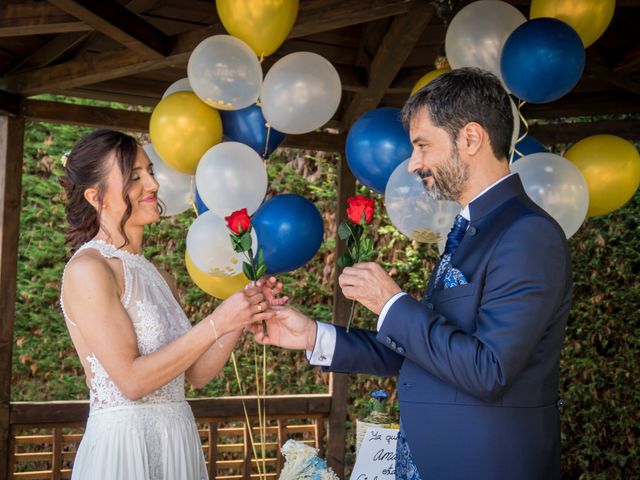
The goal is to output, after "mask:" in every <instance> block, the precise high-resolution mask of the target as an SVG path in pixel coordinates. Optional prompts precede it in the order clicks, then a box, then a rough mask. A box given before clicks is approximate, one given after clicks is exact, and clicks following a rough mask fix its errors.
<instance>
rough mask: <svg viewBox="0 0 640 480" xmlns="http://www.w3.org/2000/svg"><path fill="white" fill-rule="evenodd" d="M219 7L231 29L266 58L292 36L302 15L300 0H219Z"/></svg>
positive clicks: (217, 6)
mask: <svg viewBox="0 0 640 480" xmlns="http://www.w3.org/2000/svg"><path fill="white" fill-rule="evenodd" d="M216 9H217V10H218V16H219V17H220V20H221V21H222V24H223V25H224V28H225V29H226V30H227V32H229V34H230V35H233V36H234V37H237V38H239V39H240V40H242V41H244V42H245V43H246V44H247V45H249V46H250V47H251V49H252V50H253V51H254V52H256V55H258V57H260V58H262V57H266V56H268V55H271V54H272V53H273V52H275V51H276V50H277V49H278V47H279V46H280V45H282V42H284V40H285V39H286V38H287V35H289V32H290V31H291V28H292V27H293V24H294V23H295V22H296V17H297V16H298V0H216Z"/></svg>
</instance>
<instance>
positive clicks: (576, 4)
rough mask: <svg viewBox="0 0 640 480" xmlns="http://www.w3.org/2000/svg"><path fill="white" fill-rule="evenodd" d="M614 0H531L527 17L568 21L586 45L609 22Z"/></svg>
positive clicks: (604, 28)
mask: <svg viewBox="0 0 640 480" xmlns="http://www.w3.org/2000/svg"><path fill="white" fill-rule="evenodd" d="M615 8H616V2H615V0H532V2H531V11H530V15H529V17H530V18H531V19H534V18H539V17H553V18H557V19H559V20H562V21H563V22H565V23H568V24H569V25H571V26H572V27H573V29H574V30H575V31H576V32H578V35H580V38H581V39H582V43H583V44H584V46H585V47H588V46H589V45H591V44H592V43H593V42H595V41H596V40H597V39H598V38H600V35H602V34H603V33H604V31H605V30H606V29H607V27H608V26H609V23H611V19H612V18H613V11H614V10H615Z"/></svg>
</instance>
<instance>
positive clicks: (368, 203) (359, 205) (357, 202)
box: [347, 195, 376, 225]
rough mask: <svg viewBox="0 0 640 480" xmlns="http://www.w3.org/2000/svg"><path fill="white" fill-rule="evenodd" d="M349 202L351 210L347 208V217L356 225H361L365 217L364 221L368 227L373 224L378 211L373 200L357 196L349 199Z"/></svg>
mask: <svg viewBox="0 0 640 480" xmlns="http://www.w3.org/2000/svg"><path fill="white" fill-rule="evenodd" d="M347 202H349V208H347V216H348V217H349V220H351V221H352V222H353V223H355V224H356V225H359V224H360V220H362V216H363V215H364V221H365V223H366V224H367V225H369V224H370V223H371V220H372V219H373V213H374V212H375V211H376V205H375V202H374V201H373V199H371V198H367V197H363V196H362V195H355V196H353V197H350V198H348V199H347Z"/></svg>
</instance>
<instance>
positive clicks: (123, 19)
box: [49, 0, 168, 58]
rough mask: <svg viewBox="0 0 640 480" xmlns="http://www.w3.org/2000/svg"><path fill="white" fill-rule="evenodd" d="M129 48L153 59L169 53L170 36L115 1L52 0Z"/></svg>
mask: <svg viewBox="0 0 640 480" xmlns="http://www.w3.org/2000/svg"><path fill="white" fill-rule="evenodd" d="M49 2H51V3H53V4H54V5H56V6H57V7H58V8H60V9H62V10H64V11H65V12H67V13H69V14H71V15H73V16H74V17H76V18H77V19H79V20H82V21H83V22H84V23H86V24H87V25H90V26H91V27H93V28H94V29H95V30H97V31H99V32H101V33H103V34H104V35H106V36H108V37H109V38H112V39H113V40H115V41H117V42H119V43H121V44H122V45H124V46H125V47H127V48H128V49H129V50H132V51H134V52H136V53H139V54H142V55H146V56H148V57H150V58H162V57H164V56H165V54H166V53H167V43H168V41H167V37H166V35H165V34H164V33H162V32H161V31H160V30H158V29H157V28H156V27H154V26H153V25H151V24H150V23H148V22H147V21H146V20H144V19H142V18H141V17H139V16H138V15H136V14H135V13H133V12H132V11H130V10H129V9H127V8H126V7H123V6H122V5H120V4H119V3H117V2H115V1H113V0H49Z"/></svg>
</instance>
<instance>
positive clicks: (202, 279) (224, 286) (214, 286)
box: [184, 253, 250, 300]
mask: <svg viewBox="0 0 640 480" xmlns="http://www.w3.org/2000/svg"><path fill="white" fill-rule="evenodd" d="M184 262H185V264H186V266H187V272H189V276H190V277H191V280H193V283H195V284H196V285H197V286H198V287H200V289H201V290H203V291H204V292H206V293H208V294H209V295H211V296H214V297H216V298H220V299H221V300H224V299H226V298H228V297H230V296H231V295H233V294H234V293H236V292H239V291H240V290H242V289H243V288H244V287H245V285H248V284H249V282H250V280H249V279H248V278H247V277H246V275H245V274H244V273H240V274H238V275H234V276H232V277H214V276H213V275H208V274H206V273H204V272H203V271H202V270H199V269H198V267H196V266H195V265H194V264H193V262H192V261H191V259H190V258H189V254H188V253H185V256H184Z"/></svg>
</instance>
